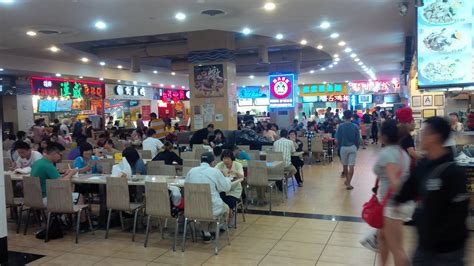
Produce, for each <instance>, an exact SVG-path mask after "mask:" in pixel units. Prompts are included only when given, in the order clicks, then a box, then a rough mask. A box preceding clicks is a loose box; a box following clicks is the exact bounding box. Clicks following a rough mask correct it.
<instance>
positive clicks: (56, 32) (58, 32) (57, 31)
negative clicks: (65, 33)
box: [38, 29, 62, 35]
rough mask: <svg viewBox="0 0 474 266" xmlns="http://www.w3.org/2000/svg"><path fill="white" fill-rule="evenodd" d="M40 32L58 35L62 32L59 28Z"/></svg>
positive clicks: (39, 31)
mask: <svg viewBox="0 0 474 266" xmlns="http://www.w3.org/2000/svg"><path fill="white" fill-rule="evenodd" d="M38 33H39V34H43V35H58V34H61V33H62V32H61V31H59V30H46V29H45V30H38Z"/></svg>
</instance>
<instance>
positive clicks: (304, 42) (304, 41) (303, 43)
mask: <svg viewBox="0 0 474 266" xmlns="http://www.w3.org/2000/svg"><path fill="white" fill-rule="evenodd" d="M307 43H308V41H306V40H305V39H303V40H301V42H300V44H301V45H306V44H307Z"/></svg>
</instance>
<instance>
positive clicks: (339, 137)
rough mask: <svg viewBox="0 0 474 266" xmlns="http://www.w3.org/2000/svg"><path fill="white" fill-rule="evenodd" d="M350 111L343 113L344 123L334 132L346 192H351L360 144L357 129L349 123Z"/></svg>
mask: <svg viewBox="0 0 474 266" xmlns="http://www.w3.org/2000/svg"><path fill="white" fill-rule="evenodd" d="M351 118H352V111H350V110H346V111H344V123H343V124H341V125H340V126H339V128H338V129H337V132H336V142H337V145H338V146H339V148H340V157H341V163H342V165H343V176H344V177H345V178H346V181H345V182H344V184H345V185H346V189H347V190H352V189H354V187H353V186H352V185H351V181H352V177H353V176H354V166H355V163H356V156H357V150H358V149H359V144H360V132H359V128H358V127H357V126H356V125H354V124H353V123H351Z"/></svg>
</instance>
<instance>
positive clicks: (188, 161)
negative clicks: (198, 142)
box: [183, 159, 201, 167]
mask: <svg viewBox="0 0 474 266" xmlns="http://www.w3.org/2000/svg"><path fill="white" fill-rule="evenodd" d="M199 165H201V161H200V160H191V159H183V167H197V166H199Z"/></svg>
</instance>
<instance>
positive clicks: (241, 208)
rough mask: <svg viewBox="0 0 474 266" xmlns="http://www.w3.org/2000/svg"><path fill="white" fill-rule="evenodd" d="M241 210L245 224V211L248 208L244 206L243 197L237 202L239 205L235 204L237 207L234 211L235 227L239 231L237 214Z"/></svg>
mask: <svg viewBox="0 0 474 266" xmlns="http://www.w3.org/2000/svg"><path fill="white" fill-rule="evenodd" d="M239 208H240V210H241V212H242V220H243V221H244V222H245V209H246V206H245V204H244V200H243V199H242V196H240V199H239V200H238V201H237V204H235V207H234V208H233V209H232V211H233V212H234V217H233V218H234V225H235V229H237V214H238V213H239Z"/></svg>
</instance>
